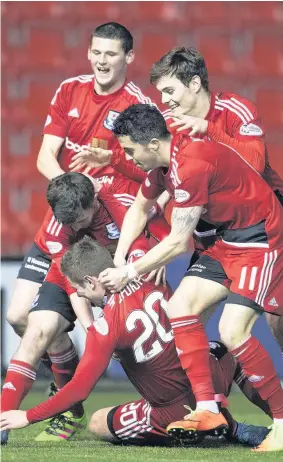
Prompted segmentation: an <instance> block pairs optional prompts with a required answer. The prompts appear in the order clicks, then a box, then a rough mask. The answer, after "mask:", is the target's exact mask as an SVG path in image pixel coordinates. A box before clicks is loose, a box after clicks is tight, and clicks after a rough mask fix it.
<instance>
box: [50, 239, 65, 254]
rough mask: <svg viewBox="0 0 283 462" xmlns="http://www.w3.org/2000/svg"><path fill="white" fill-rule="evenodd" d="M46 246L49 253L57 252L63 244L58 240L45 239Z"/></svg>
mask: <svg viewBox="0 0 283 462" xmlns="http://www.w3.org/2000/svg"><path fill="white" fill-rule="evenodd" d="M46 246H47V248H48V250H49V252H50V253H51V254H54V253H58V252H60V250H62V249H63V245H62V244H61V243H60V242H52V241H46Z"/></svg>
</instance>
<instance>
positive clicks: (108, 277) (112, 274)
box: [98, 266, 130, 293]
mask: <svg viewBox="0 0 283 462" xmlns="http://www.w3.org/2000/svg"><path fill="white" fill-rule="evenodd" d="M98 280H99V282H100V283H101V284H103V285H104V286H105V287H106V289H107V290H108V291H109V292H111V293H115V292H120V290H122V289H123V288H124V287H125V285H127V284H128V282H129V281H130V279H129V277H128V275H127V272H126V270H125V266H121V267H120V268H107V269H106V270H104V271H102V272H101V273H100V275H99V277H98Z"/></svg>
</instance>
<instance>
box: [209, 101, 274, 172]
mask: <svg viewBox="0 0 283 462" xmlns="http://www.w3.org/2000/svg"><path fill="white" fill-rule="evenodd" d="M232 99H233V98H232ZM230 104H231V108H232V109H233V111H232V110H226V125H225V128H224V129H223V127H222V126H221V125H219V124H217V123H214V122H208V127H207V134H208V136H209V137H210V138H211V139H212V140H214V141H220V142H221V143H224V144H227V145H228V146H230V147H231V148H233V149H235V150H236V151H237V152H238V153H239V154H240V155H241V156H242V157H243V158H244V159H245V160H246V161H247V162H248V163H249V164H250V165H251V166H252V167H253V168H254V169H255V170H257V172H259V173H263V171H264V168H265V149H266V147H265V136H264V129H263V126H262V122H261V118H260V116H259V114H258V111H257V109H256V107H255V106H254V104H253V103H251V102H250V101H248V100H243V101H236V102H234V101H232V102H231V103H230ZM232 105H234V106H232ZM235 105H236V107H235Z"/></svg>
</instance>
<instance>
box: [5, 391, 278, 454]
mask: <svg viewBox="0 0 283 462" xmlns="http://www.w3.org/2000/svg"><path fill="white" fill-rule="evenodd" d="M137 397H138V395H136V394H134V393H131V392H128V393H125V392H119V393H113V392H94V393H92V394H91V395H90V397H89V398H88V400H87V401H86V402H85V408H86V411H87V414H88V417H89V416H90V415H91V413H92V412H93V411H95V410H96V409H99V408H102V407H107V406H111V405H113V406H114V405H117V404H122V403H124V402H127V401H131V400H134V399H137ZM43 399H46V395H44V394H43V393H37V392H34V393H31V394H30V395H29V396H28V397H27V398H26V400H25V401H24V403H23V406H22V408H23V409H27V408H28V407H31V406H32V405H35V404H37V403H39V402H40V401H42V400H43ZM229 402H230V405H231V411H232V412H233V415H234V417H235V418H236V419H238V420H239V421H242V422H244V421H247V422H250V423H254V424H258V425H260V424H261V425H269V424H270V419H269V418H268V417H266V416H265V415H264V414H263V413H262V412H260V411H259V410H257V408H255V407H254V406H253V405H251V404H250V403H249V402H248V401H247V400H246V399H245V397H243V396H241V395H240V393H236V394H234V395H232V396H231V397H230V398H229ZM44 426H45V424H44V423H40V424H36V425H31V426H30V427H28V428H25V429H23V430H15V431H13V432H12V433H11V434H10V438H9V444H8V446H5V447H3V449H2V460H3V461H5V462H6V461H12V460H13V461H26V462H60V461H63V462H64V461H66V462H75V461H85V460H89V461H96V460H101V461H107V462H108V461H109V462H112V461H113V462H120V461H121V462H132V461H133V462H139V461H142V462H155V461H157V462H163V461H171V462H172V461H174V462H185V461H188V462H194V461H198V462H201V461H205V462H246V461H247V462H249V461H263V460H268V461H277V462H279V461H281V460H283V454H282V456H281V453H274V454H272V453H270V454H255V453H252V452H251V451H250V449H249V448H248V447H243V446H240V445H229V444H228V443H226V442H222V441H220V442H219V441H215V442H214V441H213V442H212V441H211V440H210V441H207V442H206V443H204V444H203V445H202V446H200V447H190V448H184V447H183V448H182V447H181V448H166V447H164V448H162V447H133V446H132V447H131V446H124V447H123V446H112V445H111V444H108V443H103V442H100V441H96V440H95V439H94V438H93V437H92V436H91V434H90V433H89V431H88V430H86V431H84V432H81V433H79V434H78V435H77V436H76V437H75V438H74V439H73V440H72V441H69V442H66V441H62V442H60V443H57V444H55V443H51V444H50V443H36V442H35V441H34V440H33V438H34V437H35V436H36V435H37V434H38V433H39V432H40V431H41V430H43V428H44Z"/></svg>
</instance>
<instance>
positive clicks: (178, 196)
mask: <svg viewBox="0 0 283 462" xmlns="http://www.w3.org/2000/svg"><path fill="white" fill-rule="evenodd" d="M174 197H175V201H176V202H178V204H181V203H182V202H186V201H187V200H188V199H189V198H190V193H188V191H184V189H175V191H174Z"/></svg>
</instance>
